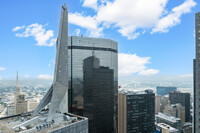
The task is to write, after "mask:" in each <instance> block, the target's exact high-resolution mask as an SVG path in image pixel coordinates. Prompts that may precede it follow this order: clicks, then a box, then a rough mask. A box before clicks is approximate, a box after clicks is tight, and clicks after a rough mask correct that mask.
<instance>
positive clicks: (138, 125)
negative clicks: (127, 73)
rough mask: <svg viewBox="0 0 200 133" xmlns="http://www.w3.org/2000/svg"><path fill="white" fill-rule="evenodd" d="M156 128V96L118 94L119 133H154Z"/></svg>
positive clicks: (147, 91) (142, 93) (148, 92)
mask: <svg viewBox="0 0 200 133" xmlns="http://www.w3.org/2000/svg"><path fill="white" fill-rule="evenodd" d="M154 128H155V94H154V93H153V92H152V91H151V90H146V91H144V92H120V93H119V94H118V133H153V132H154Z"/></svg>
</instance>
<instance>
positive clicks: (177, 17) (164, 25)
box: [152, 0, 196, 33]
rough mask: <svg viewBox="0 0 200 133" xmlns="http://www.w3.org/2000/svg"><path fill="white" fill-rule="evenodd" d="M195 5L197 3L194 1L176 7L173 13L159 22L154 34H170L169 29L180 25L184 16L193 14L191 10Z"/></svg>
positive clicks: (187, 1)
mask: <svg viewBox="0 0 200 133" xmlns="http://www.w3.org/2000/svg"><path fill="white" fill-rule="evenodd" d="M195 5H196V3H195V2H194V1H193V0H186V1H185V2H184V3H183V4H181V5H179V6H177V7H174V8H173V9H172V12H171V13H169V14H168V15H167V16H165V17H163V18H161V19H160V20H159V21H158V22H157V24H156V26H155V27H154V28H153V30H152V33H154V32H168V31H169V28H170V27H173V26H176V25H177V24H179V23H180V22H181V16H182V15H183V14H186V13H189V12H191V8H192V7H194V6H195Z"/></svg>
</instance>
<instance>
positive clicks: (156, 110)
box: [155, 95, 160, 114]
mask: <svg viewBox="0 0 200 133" xmlns="http://www.w3.org/2000/svg"><path fill="white" fill-rule="evenodd" d="M158 112H160V96H159V95H156V96H155V113H156V114H157V113H158Z"/></svg>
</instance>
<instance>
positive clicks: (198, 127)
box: [193, 12, 200, 133]
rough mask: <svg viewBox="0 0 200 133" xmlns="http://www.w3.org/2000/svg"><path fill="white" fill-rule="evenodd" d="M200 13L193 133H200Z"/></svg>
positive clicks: (197, 24)
mask: <svg viewBox="0 0 200 133" xmlns="http://www.w3.org/2000/svg"><path fill="white" fill-rule="evenodd" d="M199 44H200V12H199V13H196V14H195V45H196V46H195V47H196V48H195V49H196V52H195V53H196V56H195V59H194V74H193V75H194V80H193V81H194V90H193V96H194V105H193V107H194V109H193V127H194V128H193V133H199V132H200V115H199V114H200V45H199Z"/></svg>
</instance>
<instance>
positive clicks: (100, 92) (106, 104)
mask: <svg viewBox="0 0 200 133" xmlns="http://www.w3.org/2000/svg"><path fill="white" fill-rule="evenodd" d="M113 74H114V72H113V69H109V68H108V67H102V66H100V60H99V59H98V58H96V57H95V56H90V57H88V58H86V59H84V61H83V108H84V110H83V115H84V116H85V117H87V118H88V119H89V132H90V133H114V125H113V122H114V119H113V118H114V93H113V92H114V79H113V78H114V75H113Z"/></svg>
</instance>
